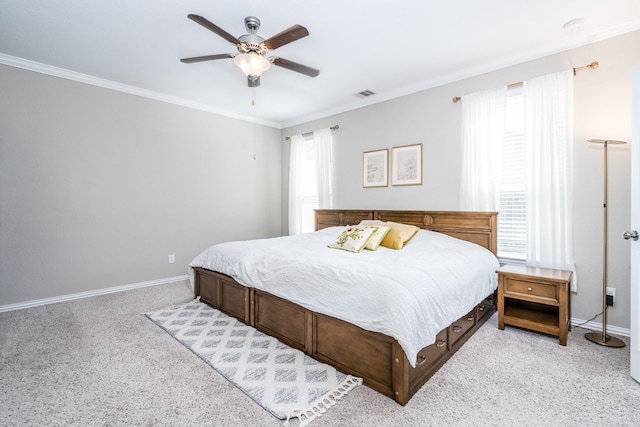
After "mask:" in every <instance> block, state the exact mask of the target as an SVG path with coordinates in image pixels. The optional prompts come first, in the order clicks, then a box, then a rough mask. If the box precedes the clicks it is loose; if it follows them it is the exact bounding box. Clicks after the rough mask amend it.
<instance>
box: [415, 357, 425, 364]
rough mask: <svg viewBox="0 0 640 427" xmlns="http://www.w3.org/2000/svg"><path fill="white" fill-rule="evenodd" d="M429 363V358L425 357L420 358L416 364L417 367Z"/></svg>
mask: <svg viewBox="0 0 640 427" xmlns="http://www.w3.org/2000/svg"><path fill="white" fill-rule="evenodd" d="M426 361H427V358H426V357H424V356H418V361H417V362H416V366H420V365H422V364H424V363H425V362H426Z"/></svg>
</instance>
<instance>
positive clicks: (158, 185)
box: [0, 65, 281, 306]
mask: <svg viewBox="0 0 640 427" xmlns="http://www.w3.org/2000/svg"><path fill="white" fill-rule="evenodd" d="M252 126H253V125H252V124H251V123H247V122H244V121H240V120H235V119H230V118H226V117H222V116H218V115H215V114H210V113H206V112H202V111H197V110H193V109H189V108H185V107H179V106H176V105H172V104H168V103H163V102H159V101H154V100H150V99H146V98H142V97H138V96H134V95H128V94H124V93H121V92H117V91H113V90H109V89H103V88H99V87H95V86H91V85H87V84H82V83H78V82H74V81H70V80H65V79H61V78H56V77H51V76H48V75H44V74H38V73H34V72H30V71H25V70H22V69H18V68H13V67H8V66H1V65H0V306H2V305H7V304H15V303H20V302H25V301H31V300H37V299H42V298H52V297H58V296H63V295H69V294H74V293H79V292H86V291H93V290H99V289H104V288H109V287H116V286H125V285H129V284H136V283H141V282H146V281H154V280H159V279H163V278H168V277H175V276H181V275H185V274H187V264H188V263H189V262H190V261H191V260H192V259H193V258H194V257H195V256H196V255H197V254H198V253H199V252H200V251H202V250H203V249H205V248H206V247H208V246H210V245H212V244H214V243H217V242H220V241H225V240H231V239H247V238H257V237H272V236H278V235H280V234H281V233H280V232H281V211H280V188H281V183H280V179H281V164H280V160H281V148H280V131H279V130H278V129H273V128H269V127H265V126H258V129H257V160H253V153H254V143H253V127H252ZM168 254H175V256H176V262H175V264H168V262H167V256H168Z"/></svg>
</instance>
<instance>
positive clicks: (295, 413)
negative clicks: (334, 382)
mask: <svg viewBox="0 0 640 427" xmlns="http://www.w3.org/2000/svg"><path fill="white" fill-rule="evenodd" d="M360 384H362V378H358V377H353V376H351V375H347V378H346V379H345V380H344V381H342V383H340V385H338V386H337V387H336V389H335V390H332V391H330V392H329V393H327V394H325V395H324V396H322V398H321V399H320V401H319V402H318V403H316V404H314V405H312V406H311V407H309V408H307V409H305V410H304V411H300V410H298V409H293V410H291V411H289V413H288V414H287V419H286V420H285V422H284V423H282V427H290V424H289V420H290V419H292V418H297V419H298V421H300V427H304V426H306V425H308V424H309V423H310V422H311V421H313V420H314V419H316V418H318V417H320V416H322V414H324V413H325V412H327V410H328V409H329V408H331V407H332V406H333V405H335V404H336V403H338V400H340V399H342V398H343V397H344V396H346V394H347V393H349V392H350V391H351V390H353V389H354V388H355V387H356V386H358V385H360Z"/></svg>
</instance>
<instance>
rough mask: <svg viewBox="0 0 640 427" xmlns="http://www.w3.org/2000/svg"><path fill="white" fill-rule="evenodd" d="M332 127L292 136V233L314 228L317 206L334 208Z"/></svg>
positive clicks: (290, 230)
mask: <svg viewBox="0 0 640 427" xmlns="http://www.w3.org/2000/svg"><path fill="white" fill-rule="evenodd" d="M332 145H333V141H332V136H331V129H329V128H327V129H321V130H319V131H315V132H312V133H309V134H305V135H296V136H292V137H291V154H290V168H289V234H290V235H296V234H300V233H308V232H311V231H314V229H315V212H314V209H318V208H320V209H331V208H332V207H333V166H332V163H333V162H332V156H333V154H332Z"/></svg>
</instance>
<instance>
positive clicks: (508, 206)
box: [498, 85, 527, 260]
mask: <svg viewBox="0 0 640 427" xmlns="http://www.w3.org/2000/svg"><path fill="white" fill-rule="evenodd" d="M504 120H505V125H504V139H503V145H502V162H501V163H502V166H501V168H502V170H501V172H502V173H501V174H500V176H501V185H500V206H499V208H498V212H499V215H498V256H499V257H500V258H509V259H522V260H524V259H525V257H526V253H527V212H526V204H525V202H526V192H525V190H526V176H525V140H524V126H525V124H524V96H523V90H522V85H518V86H513V87H510V88H509V90H508V91H507V100H506V108H505V117H504Z"/></svg>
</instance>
